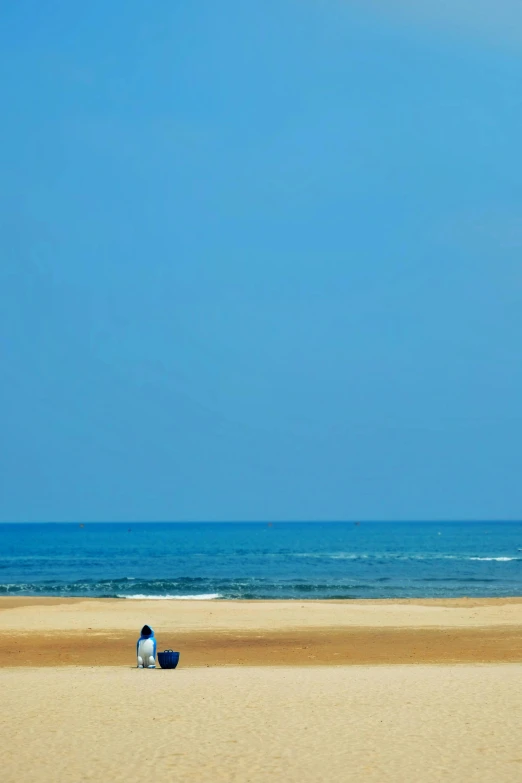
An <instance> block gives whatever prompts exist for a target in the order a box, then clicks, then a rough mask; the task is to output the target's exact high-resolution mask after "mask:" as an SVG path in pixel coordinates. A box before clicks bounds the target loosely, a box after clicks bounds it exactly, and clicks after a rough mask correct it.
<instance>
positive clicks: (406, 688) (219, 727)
mask: <svg viewBox="0 0 522 783" xmlns="http://www.w3.org/2000/svg"><path fill="white" fill-rule="evenodd" d="M144 622H149V623H150V624H151V625H152V626H153V627H154V628H155V630H156V635H157V637H158V649H160V650H161V649H164V648H167V647H171V648H174V649H178V650H180V651H181V663H180V666H179V667H178V669H177V670H176V671H173V672H172V671H170V672H169V671H163V670H161V669H156V670H155V671H142V670H137V669H135V668H134V666H135V658H134V645H135V640H136V637H137V631H138V629H139V628H140V627H141V625H142V624H143V623H144ZM0 648H1V655H0V662H1V667H2V668H1V669H0V688H1V692H2V696H3V703H4V704H6V705H8V709H4V710H2V711H1V713H0V723H1V732H0V734H1V737H2V751H1V754H0V759H1V762H2V770H3V779H4V780H6V781H8V783H11V781H13V783H14V781H17V783H19V781H20V780H34V781H42V782H44V781H45V782H47V781H49V783H50V781H64V782H67V783H68V782H69V781H71V783H72V781H83V780H94V779H96V780H99V779H101V778H104V779H108V780H113V781H120V780H121V781H123V780H130V781H133V780H140V779H141V778H142V777H143V775H146V776H147V777H148V778H150V776H151V775H153V776H155V777H156V776H159V775H164V776H169V779H173V778H175V779H182V780H188V781H209V782H210V781H238V783H242V781H253V782H255V783H257V782H258V781H259V782H260V783H261V781H263V783H264V781H268V780H271V781H272V780H274V779H276V780H285V781H323V780H325V781H333V780H335V781H355V780H357V781H359V780H361V779H363V780H365V781H375V783H377V782H379V783H381V782H382V781H393V782H394V783H399V781H401V783H402V781H439V780H447V781H452V782H454V783H457V781H459V783H460V781H463V780H466V781H469V782H470V783H473V781H477V783H479V782H482V781H491V782H493V781H495V782H496V781H500V782H503V781H513V783H514V781H518V780H520V776H521V775H522V753H521V752H520V743H519V730H520V725H522V695H521V694H522V687H521V686H522V599H488V600H479V599H473V600H471V599H458V600H453V601H451V600H448V601H435V600H433V601H429V600H426V601H358V602H354V601H346V602H342V601H338V602H335V601H331V602H313V601H310V602H306V601H286V602H268V601H266V602H264V601H263V602H227V601H215V602H204V601H201V602H192V601H190V602H189V601H186V602H185V601H125V600H119V601H118V600H103V599H99V600H80V599H28V598H27V599H26V598H3V599H1V600H0ZM375 664H379V665H375Z"/></svg>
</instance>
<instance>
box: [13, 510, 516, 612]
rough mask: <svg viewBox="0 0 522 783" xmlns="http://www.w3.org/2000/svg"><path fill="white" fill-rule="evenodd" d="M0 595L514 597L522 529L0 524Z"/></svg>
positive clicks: (499, 525) (495, 525)
mask: <svg viewBox="0 0 522 783" xmlns="http://www.w3.org/2000/svg"><path fill="white" fill-rule="evenodd" d="M0 595H40V596H91V597H95V596H106V597H112V598H116V597H117V598H122V599H125V598H155V599H167V600H168V599H172V600H175V599H180V600H182V599H189V598H193V599H204V598H223V599H227V598H228V599H237V598H248V599H256V598H268V599H272V598H278V599H303V598H323V599H325V598H352V599H356V598H434V597H441V598H451V597H458V596H480V597H495V596H515V595H522V523H520V522H487V523H486V522H484V523H483V522H481V523H456V522H455V523H449V522H446V523H431V522H430V523H404V522H381V523H378V522H361V523H360V524H357V523H353V522H352V523H276V522H274V523H272V524H262V523H244V524H243V523H226V524H222V523H201V524H195V523H194V524H188V523H187V524H184V523H183V524H182V523H172V524H168V523H161V524H159V523H158V524H156V523H146V524H145V523H141V524H121V523H118V524H99V523H97V524H88V523H86V524H84V525H79V524H0Z"/></svg>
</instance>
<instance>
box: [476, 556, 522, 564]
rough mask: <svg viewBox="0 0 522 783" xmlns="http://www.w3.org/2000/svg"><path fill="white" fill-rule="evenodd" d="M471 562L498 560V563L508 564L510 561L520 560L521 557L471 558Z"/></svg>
mask: <svg viewBox="0 0 522 783" xmlns="http://www.w3.org/2000/svg"><path fill="white" fill-rule="evenodd" d="M469 559H470V560H496V561H497V563H508V562H509V561H510V560H520V558H519V557H470V558H469Z"/></svg>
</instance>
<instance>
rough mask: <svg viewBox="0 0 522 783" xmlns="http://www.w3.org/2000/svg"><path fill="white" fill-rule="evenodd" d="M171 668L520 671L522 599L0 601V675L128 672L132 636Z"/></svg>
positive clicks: (132, 656)
mask: <svg viewBox="0 0 522 783" xmlns="http://www.w3.org/2000/svg"><path fill="white" fill-rule="evenodd" d="M145 622H147V623H149V624H150V625H152V627H153V628H154V629H155V631H156V637H157V640H158V650H163V649H177V650H179V651H180V652H181V661H180V667H183V668H186V667H207V666H210V667H230V666H253V667H262V666H265V667H266V666H268V667H274V666H304V667H310V666H343V665H376V664H379V665H381V664H411V663H414V664H437V663H441V664H454V663H522V597H511V598H486V599H476V598H459V599H422V600H418V599H400V600H397V601H395V600H393V599H366V600H357V601H354V600H345V601H340V600H332V601H321V600H319V601H317V600H304V601H303V600H297V601H296V600H284V601H281V600H278V601H229V600H212V601H198V600H196V601H190V600H181V601H179V600H165V601H157V600H143V599H134V600H133V599H126V600H125V599H110V598H97V599H89V598H59V597H52V598H46V597H43V596H42V597H39V596H38V597H29V596H28V597H23V596H16V597H11V596H4V597H0V667H29V666H37V667H62V666H99V665H100V664H103V665H106V666H107V665H108V666H131V667H132V666H135V644H136V639H137V637H138V635H139V634H138V631H139V629H140V628H141V626H142V625H143V624H144V623H145Z"/></svg>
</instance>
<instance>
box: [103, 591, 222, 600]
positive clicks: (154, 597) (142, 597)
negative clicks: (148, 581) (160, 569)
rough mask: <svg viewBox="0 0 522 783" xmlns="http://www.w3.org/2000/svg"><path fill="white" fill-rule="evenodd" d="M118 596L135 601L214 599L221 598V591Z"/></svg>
mask: <svg viewBox="0 0 522 783" xmlns="http://www.w3.org/2000/svg"><path fill="white" fill-rule="evenodd" d="M117 597H118V598H128V599H129V600H134V601H212V600H214V599H215V598H221V595H220V594H219V593H202V594H201V595H168V594H167V595H143V593H136V595H118V596H117Z"/></svg>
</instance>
